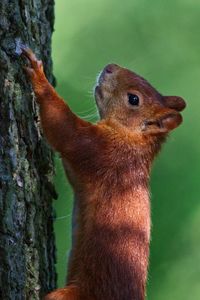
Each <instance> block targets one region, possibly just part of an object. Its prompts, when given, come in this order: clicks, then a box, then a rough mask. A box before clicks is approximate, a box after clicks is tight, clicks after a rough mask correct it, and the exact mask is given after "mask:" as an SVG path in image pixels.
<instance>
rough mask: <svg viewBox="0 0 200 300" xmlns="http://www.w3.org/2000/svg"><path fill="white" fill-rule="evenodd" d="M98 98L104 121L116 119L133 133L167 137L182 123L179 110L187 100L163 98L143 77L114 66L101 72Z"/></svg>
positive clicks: (96, 89)
mask: <svg viewBox="0 0 200 300" xmlns="http://www.w3.org/2000/svg"><path fill="white" fill-rule="evenodd" d="M95 99H96V103H97V107H98V110H99V113H100V117H101V119H110V118H113V119H115V120H117V121H119V122H120V123H121V124H123V125H125V126H127V127H129V128H130V129H131V130H134V131H137V132H141V133H145V134H149V135H160V134H166V133H168V132H169V131H171V130H172V129H174V128H176V127H178V126H179V125H180V124H181V122H182V116H181V114H180V111H182V110H183V109H184V108H185V105H186V104H185V101H184V100H183V99H182V98H181V97H177V96H162V95H161V94H160V93H159V92H158V91H157V90H156V89H155V88H153V87H152V86H151V85H150V84H149V83H148V82H147V81H146V80H145V79H144V78H142V77H140V76H139V75H137V74H135V73H134V72H132V71H130V70H128V69H125V68H122V67H120V66H118V65H115V64H109V65H107V66H106V67H105V68H104V69H103V71H102V72H101V73H100V75H99V77H98V79H97V85H96V87H95Z"/></svg>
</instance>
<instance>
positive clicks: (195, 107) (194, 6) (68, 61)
mask: <svg viewBox="0 0 200 300" xmlns="http://www.w3.org/2000/svg"><path fill="white" fill-rule="evenodd" d="M55 4H56V6H55V14H56V22H55V33H54V35H53V61H54V74H55V76H56V78H57V90H58V92H59V93H60V94H61V95H62V96H63V97H64V98H65V99H66V100H67V101H68V103H69V105H70V106H71V108H72V109H73V110H74V111H75V112H76V113H78V114H79V115H80V116H85V117H86V118H87V119H88V120H90V121H92V120H93V121H95V120H96V119H95V116H94V115H93V112H94V111H95V105H94V100H93V97H92V88H93V85H94V83H95V78H96V75H97V73H98V72H99V71H100V70H101V69H102V68H103V67H104V66H105V65H106V64H108V63H110V62H115V63H117V64H121V65H123V66H126V67H127V68H130V69H132V70H134V71H136V72H138V73H139V74H141V75H143V76H144V77H145V78H146V79H148V80H149V81H150V82H151V83H152V84H153V85H154V86H155V87H156V88H157V89H158V90H159V91H161V92H162V93H163V94H166V95H167V94H171V95H179V96H182V97H183V98H185V99H186V100H187V103H188V106H187V109H186V110H185V112H184V123H183V125H182V126H181V127H180V128H178V129H177V130H176V131H175V132H174V133H173V134H172V135H171V137H170V138H169V140H168V142H167V144H166V145H165V146H164V147H163V151H162V153H161V154H160V156H159V158H158V159H157V160H156V163H155V164H154V169H153V173H152V180H151V192H152V197H151V201H152V223H153V226H152V243H151V257H150V271H149V280H148V299H150V300H179V299H181V300H190V299H192V300H197V299H200V171H199V166H200V139H199V133H200V122H199V116H200V104H199V102H200V84H199V82H200V2H199V1H198V0H168V1H160V0H154V1H149V0H135V1H133V0H124V1H119V0H107V1H106V0H96V1H94V0H84V1H83V0H82V1H81V0H67V1H64V0H56V1H55ZM56 165H57V175H56V186H57V191H58V192H59V199H58V200H57V201H55V208H56V211H57V219H56V221H55V231H56V242H57V248H58V251H57V259H58V264H57V270H58V279H59V280H58V283H59V286H63V285H64V281H65V274H66V261H67V255H68V251H69V249H70V239H71V237H70V234H71V233H70V228H71V208H72V192H71V190H70V187H69V186H68V185H67V184H66V179H65V175H64V172H63V169H62V165H61V161H60V158H59V157H57V158H56Z"/></svg>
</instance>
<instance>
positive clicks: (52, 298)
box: [44, 285, 81, 300]
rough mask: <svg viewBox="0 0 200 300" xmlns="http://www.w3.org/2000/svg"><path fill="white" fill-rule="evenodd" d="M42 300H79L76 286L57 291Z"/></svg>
mask: <svg viewBox="0 0 200 300" xmlns="http://www.w3.org/2000/svg"><path fill="white" fill-rule="evenodd" d="M44 300H81V299H80V295H79V292H78V288H77V287H76V286H70V285H69V286H67V287H65V288H62V289H57V290H55V291H53V292H51V293H49V294H48V295H46V296H45V298H44Z"/></svg>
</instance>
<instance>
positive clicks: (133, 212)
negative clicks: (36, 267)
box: [22, 48, 186, 300]
mask: <svg viewBox="0 0 200 300" xmlns="http://www.w3.org/2000/svg"><path fill="white" fill-rule="evenodd" d="M22 51H23V54H24V55H25V56H26V57H27V58H28V61H29V65H28V66H26V67H25V70H26V73H27V74H28V75H29V78H30V80H31V82H32V86H33V90H34V92H35V95H36V100H37V102H38V104H39V107H40V118H41V125H42V128H43V132H44V135H45V137H46V139H47V140H48V142H49V144H50V145H51V146H52V147H53V148H54V149H55V151H58V152H59V153H60V155H61V157H62V160H63V165H64V168H65V171H66V174H67V176H68V178H69V181H70V183H71V185H72V187H73V189H74V193H75V195H76V198H77V199H78V200H77V201H78V216H77V224H78V225H77V229H76V233H75V240H74V247H73V251H72V254H71V259H70V265H69V270H68V282H67V285H66V287H64V288H60V289H57V290H55V291H53V292H51V293H49V294H48V295H47V296H46V297H45V300H144V298H145V293H146V292H145V285H146V280H147V269H148V257H149V243H150V227H151V219H150V199H149V177H150V170H151V166H152V162H153V160H154V158H155V156H156V155H157V153H158V152H159V150H160V148H161V145H162V143H163V142H164V141H165V140H166V137H167V135H168V133H169V132H170V131H171V130H173V129H175V128H176V127H178V126H179V125H180V124H181V122H182V116H181V114H180V112H181V111H182V110H183V109H184V108H185V106H186V104H185V101H184V100H183V99H182V98H181V97H178V96H163V95H161V93H159V92H158V91H157V90H156V89H155V88H154V87H153V86H152V85H150V84H149V83H148V82H147V81H146V80H145V79H144V78H142V77H141V76H139V75H137V74H136V73H134V72H132V71H130V70H128V69H126V68H123V67H120V66H118V65H116V64H109V65H107V66H106V67H105V68H104V69H103V71H102V72H101V74H100V76H99V77H98V80H97V84H96V87H95V91H94V94H95V99H96V104H97V108H98V110H99V115H100V121H98V122H97V123H96V124H92V123H90V122H87V121H84V120H82V119H81V118H79V117H78V116H76V114H74V113H73V112H72V111H71V110H70V108H69V106H68V105H67V104H66V103H65V102H64V101H63V99H62V98H61V97H59V95H58V94H57V93H56V91H55V90H54V88H53V87H52V86H51V84H50V83H49V82H48V80H47V78H46V76H45V74H44V71H43V65H42V62H41V61H40V60H37V58H36V56H35V54H34V53H33V52H32V50H31V49H29V48H23V49H22Z"/></svg>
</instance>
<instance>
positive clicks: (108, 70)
mask: <svg viewBox="0 0 200 300" xmlns="http://www.w3.org/2000/svg"><path fill="white" fill-rule="evenodd" d="M117 69H119V66H118V65H116V64H109V65H107V66H106V67H105V68H104V71H105V73H107V74H111V73H113V72H115V71H116V70H117Z"/></svg>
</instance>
